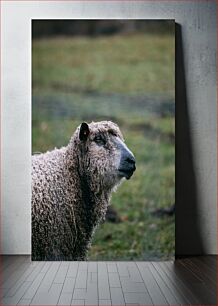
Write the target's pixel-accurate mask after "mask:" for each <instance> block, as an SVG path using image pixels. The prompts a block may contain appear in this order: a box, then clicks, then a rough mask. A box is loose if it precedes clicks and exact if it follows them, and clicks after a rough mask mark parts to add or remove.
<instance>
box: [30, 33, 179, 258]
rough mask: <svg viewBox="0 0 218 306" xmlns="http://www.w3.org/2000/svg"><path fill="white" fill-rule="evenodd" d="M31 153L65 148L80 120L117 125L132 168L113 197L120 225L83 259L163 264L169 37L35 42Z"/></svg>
mask: <svg viewBox="0 0 218 306" xmlns="http://www.w3.org/2000/svg"><path fill="white" fill-rule="evenodd" d="M32 55H33V57H32V59H33V104H32V151H33V152H45V151H47V150H50V149H52V148H54V147H60V146H63V145H66V144H67V143H68V141H69V138H70V137H71V135H72V133H73V132H74V130H75V128H76V127H77V126H78V125H79V124H80V123H81V122H82V121H83V120H85V121H87V122H90V121H92V120H94V121H97V120H104V119H110V120H113V121H115V122H116V123H118V124H119V126H120V128H121V130H122V132H123V134H124V137H125V139H126V143H127V145H128V146H129V148H130V149H131V150H132V151H133V152H134V154H135V157H136V162H137V170H136V172H135V174H134V176H133V177H132V179H131V180H129V181H125V182H124V183H123V184H122V186H121V187H120V188H119V189H118V191H117V192H116V193H114V194H113V196H112V205H113V207H114V208H115V209H116V210H117V212H118V213H119V215H120V217H121V220H122V222H120V223H118V224H112V223H108V222H105V223H104V224H102V225H101V226H100V227H99V229H98V230H97V231H96V234H95V237H94V241H93V245H92V248H91V250H90V252H89V259H94V260H114V259H115V260H123V259H129V260H131V259H138V260H143V259H144V260H146V259H153V260H154V259H167V258H172V256H173V255H174V245H175V241H174V240H175V235H174V230H175V225H174V217H162V218H158V217H154V216H153V215H152V211H153V210H155V209H156V208H160V207H169V206H170V205H172V204H173V203H174V202H175V167H174V162H175V148H174V146H175V144H174V135H175V122H174V109H175V107H174V86H175V84H174V81H175V80H174V70H175V67H174V36H172V35H166V34H165V35H161V36H160V35H157V34H156V35H148V34H146V35H145V34H135V35H125V36H120V35H116V36H111V37H107V38H105V37H99V38H87V37H77V38H64V37H62V38H53V39H41V40H34V41H33V53H32Z"/></svg>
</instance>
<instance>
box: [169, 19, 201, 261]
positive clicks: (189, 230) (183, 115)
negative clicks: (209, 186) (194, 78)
mask: <svg viewBox="0 0 218 306" xmlns="http://www.w3.org/2000/svg"><path fill="white" fill-rule="evenodd" d="M189 105H190V101H188V98H187V90H186V78H185V67H184V50H183V43H182V28H181V25H179V24H176V221H175V222H176V233H175V234H176V235H175V237H176V238H175V239H176V244H175V257H176V258H178V257H180V256H185V255H194V254H197V255H200V254H204V242H203V238H202V237H201V231H200V226H201V224H200V221H199V213H198V198H197V185H196V175H195V170H194V160H193V150H192V135H191V129H190V115H189V109H188V106H189Z"/></svg>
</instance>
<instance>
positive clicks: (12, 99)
mask: <svg viewBox="0 0 218 306" xmlns="http://www.w3.org/2000/svg"><path fill="white" fill-rule="evenodd" d="M1 5H2V16H3V20H2V46H1V49H2V61H3V64H2V93H1V94H2V205H1V209H2V212H1V221H2V225H1V226H2V232H1V233H2V246H1V251H2V253H3V254H30V252H31V210H30V208H31V204H30V199H31V193H30V190H31V176H30V166H31V159H30V156H31V19H37V18H44V19H46V18H52V19H55V18H70V19H72V18H86V19H89V18H95V19H98V18H102V19H104V18H117V19H119V18H121V19H125V18H133V19H134V18H136V19H137V18H142V19H146V18H147V19H175V21H176V22H177V23H178V24H180V25H181V27H178V26H177V42H176V45H177V53H178V54H179V57H177V73H176V79H177V107H176V112H177V123H176V129H177V136H178V137H177V140H176V151H177V160H176V166H177V173H176V179H177V182H176V184H177V190H176V254H177V255H182V254H198V253H209V254H216V253H217V237H216V218H217V211H216V204H217V200H216V186H217V185H216V169H217V167H216V156H217V155H216V145H217V143H216V1H177V2H176V1H175V2H172V1H143V2H142V1H138V2H135V1H132V2H129V1H126V2H124V1H120V2H109V1H108V2H106V1H102V2H99V1H96V2H94V1H87V2H86V1H81V2H78V1H76V2H73V1H72V2H64V3H63V2H61V1H60V2H42V1H38V2H37V1H34V2H31V3H29V2H26V1H23V2H21V1H14V2H13V1H4V2H3V3H2V4H1Z"/></svg>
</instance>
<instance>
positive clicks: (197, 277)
mask: <svg viewBox="0 0 218 306" xmlns="http://www.w3.org/2000/svg"><path fill="white" fill-rule="evenodd" d="M216 263H217V258H216V257H215V256H206V257H190V258H185V259H180V260H177V261H176V262H175V263H174V262H172V261H168V262H167V261H166V262H66V261H65V262H31V260H30V257H29V256H2V257H1V268H2V273H1V294H2V302H1V303H0V305H216V304H217V301H216V291H217V290H216V289H217V272H216Z"/></svg>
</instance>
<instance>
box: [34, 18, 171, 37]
mask: <svg viewBox="0 0 218 306" xmlns="http://www.w3.org/2000/svg"><path fill="white" fill-rule="evenodd" d="M134 32H145V33H146V32H148V33H151V32H153V33H155V32H158V33H160V32H161V33H163V34H164V33H172V34H174V21H173V20H33V21H32V35H33V38H39V37H48V36H57V35H63V36H76V35H87V36H99V35H113V34H117V33H124V34H125V33H134Z"/></svg>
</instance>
